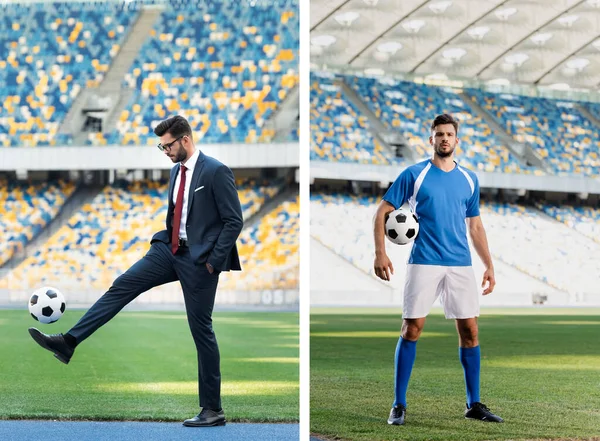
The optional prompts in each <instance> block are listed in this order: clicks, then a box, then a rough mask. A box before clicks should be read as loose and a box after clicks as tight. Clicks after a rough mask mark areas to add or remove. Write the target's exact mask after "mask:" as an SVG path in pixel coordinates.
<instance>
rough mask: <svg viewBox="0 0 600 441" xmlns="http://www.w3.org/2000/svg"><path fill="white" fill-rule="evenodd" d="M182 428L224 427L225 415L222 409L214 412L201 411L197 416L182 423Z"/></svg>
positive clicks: (209, 410)
mask: <svg viewBox="0 0 600 441" xmlns="http://www.w3.org/2000/svg"><path fill="white" fill-rule="evenodd" d="M183 425H184V426H188V427H212V426H224V425H225V414H224V413H223V409H221V410H219V411H216V410H211V409H202V412H200V413H199V414H198V415H196V416H195V417H194V418H190V419H189V420H185V421H184V422H183Z"/></svg>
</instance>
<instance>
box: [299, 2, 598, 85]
mask: <svg viewBox="0 0 600 441" xmlns="http://www.w3.org/2000/svg"><path fill="white" fill-rule="evenodd" d="M310 8H311V12H310V14H311V63H313V64H315V65H317V66H324V65H327V66H333V67H351V68H355V69H360V70H367V69H369V70H367V71H366V73H367V74H369V73H373V74H377V73H379V74H381V73H382V71H383V72H385V73H394V72H396V73H409V74H414V75H423V76H427V75H440V76H442V77H443V75H446V76H447V77H449V78H466V79H477V80H482V81H490V80H494V82H498V83H499V84H504V83H506V82H507V80H508V81H510V82H511V83H525V84H529V85H532V84H533V85H545V86H552V87H553V88H557V89H567V88H568V87H569V86H570V87H573V88H588V89H596V88H598V86H599V85H600V0H537V1H536V0H529V1H528V0H311V6H310ZM567 85H568V86H567Z"/></svg>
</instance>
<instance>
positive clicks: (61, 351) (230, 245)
mask: <svg viewBox="0 0 600 441" xmlns="http://www.w3.org/2000/svg"><path fill="white" fill-rule="evenodd" d="M154 133H155V134H156V135H157V136H159V137H160V144H158V148H159V149H160V150H161V151H163V152H164V153H165V154H166V155H167V156H168V157H169V158H170V159H171V161H173V163H175V164H176V165H175V166H174V167H173V168H172V169H171V176H170V180H169V210H168V213H167V220H166V229H165V230H162V231H160V232H158V233H156V234H155V235H154V237H152V240H151V241H150V243H151V246H150V250H149V251H148V253H147V254H146V255H145V256H144V257H143V258H142V259H141V260H139V261H138V262H137V263H135V264H134V265H133V266H132V267H131V268H129V270H127V271H126V272H125V273H124V274H122V275H121V276H119V277H118V278H117V279H116V280H115V281H114V282H113V285H112V286H111V287H110V289H109V290H108V291H107V292H106V293H105V294H104V295H103V296H102V297H101V298H100V299H99V300H98V301H97V302H96V303H95V304H94V305H93V306H92V307H91V308H90V309H89V310H88V311H87V312H86V314H85V315H84V316H83V317H82V318H81V319H80V320H79V322H78V323H77V324H76V325H75V326H74V327H73V328H71V329H70V330H69V331H68V332H67V333H66V334H53V335H46V334H43V333H42V332H40V331H38V330H37V329H35V328H30V329H29V333H30V334H31V336H32V337H33V339H34V340H35V341H36V342H37V343H39V344H40V345H41V346H42V347H43V348H45V349H48V350H49V351H51V352H54V356H55V357H56V358H58V359H59V360H60V361H62V362H63V363H65V364H68V363H69V361H70V359H71V356H72V355H73V352H74V350H75V347H76V346H77V345H78V344H80V343H81V342H82V341H83V340H85V339H86V338H88V337H89V336H90V335H92V334H93V333H94V332H95V331H96V330H97V329H98V328H100V327H101V326H102V325H104V324H105V323H107V322H108V321H109V320H110V319H112V318H113V317H114V316H115V315H116V314H117V313H118V312H119V311H120V310H121V309H122V308H123V307H125V305H127V304H128V303H129V302H131V301H132V300H133V299H135V298H136V297H137V296H139V295H140V294H141V293H143V292H145V291H147V290H149V289H150V288H153V287H155V286H159V285H162V284H165V283H169V282H173V281H176V280H179V282H180V283H181V288H182V290H183V297H184V300H185V308H186V311H187V316H188V323H189V326H190V330H191V333H192V336H193V338H194V342H195V344H196V350H197V352H198V388H199V395H200V407H201V408H202V411H201V412H200V413H199V414H198V415H197V416H195V417H194V418H191V419H188V420H185V421H184V423H183V424H184V425H186V426H196V427H201V426H217V425H224V424H225V415H224V413H223V409H222V408H221V373H220V357H219V347H218V345H217V340H216V338H215V334H214V332H213V328H212V311H213V306H214V302H215V294H216V291H217V284H218V280H219V274H220V273H221V271H230V270H238V271H239V270H241V267H240V261H239V256H238V251H237V247H236V244H235V242H236V240H237V238H238V236H239V234H240V232H241V230H242V226H243V219H242V209H241V205H240V200H239V197H238V194H237V190H236V187H235V181H234V177H233V173H232V172H231V170H230V169H229V168H228V167H227V166H225V165H223V164H222V163H220V162H219V161H217V160H216V159H214V158H211V157H209V156H206V155H204V154H203V153H202V152H201V151H200V150H197V149H196V146H195V145H194V140H193V138H192V129H191V127H190V125H189V123H188V122H187V121H186V120H185V118H183V117H181V116H174V117H172V118H169V119H167V120H165V121H162V122H161V123H160V124H159V125H158V126H157V127H156V129H154Z"/></svg>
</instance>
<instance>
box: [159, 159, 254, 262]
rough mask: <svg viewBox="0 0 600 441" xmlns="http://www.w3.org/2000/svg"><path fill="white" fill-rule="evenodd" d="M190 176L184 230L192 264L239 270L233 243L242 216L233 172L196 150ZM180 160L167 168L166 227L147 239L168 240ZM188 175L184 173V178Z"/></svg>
mask: <svg viewBox="0 0 600 441" xmlns="http://www.w3.org/2000/svg"><path fill="white" fill-rule="evenodd" d="M198 153H199V155H198V160H197V162H196V165H195V167H194V173H193V174H192V176H191V179H192V181H191V183H190V190H189V195H188V205H187V221H186V225H185V227H186V232H187V240H188V246H189V248H190V254H191V256H192V259H193V260H194V262H195V263H196V264H205V263H206V262H208V263H210V264H211V265H212V266H213V268H214V269H215V270H217V271H230V270H237V271H239V270H241V269H242V268H241V266H240V259H239V255H238V250H237V246H236V244H235V242H236V240H237V238H238V236H239V235H240V232H241V231H242V227H243V225H244V220H243V217H242V207H241V204H240V199H239V196H238V193H237V189H236V186H235V180H234V178H233V173H232V172H231V170H230V169H229V167H227V166H226V165H224V164H222V163H221V162H219V161H217V160H216V159H214V158H211V157H210V156H206V155H204V154H203V153H202V152H201V151H199V152H198ZM179 168H180V164H176V165H175V166H174V167H173V168H172V169H171V176H170V179H169V210H168V212H167V220H166V226H167V228H166V230H162V231H159V232H158V233H156V234H155V235H154V236H153V237H152V240H151V243H154V242H155V241H160V242H164V243H168V244H170V243H171V231H172V225H171V224H172V220H173V212H174V210H175V206H174V204H173V191H174V188H173V187H174V186H175V180H176V178H177V174H178V173H179ZM189 178H190V176H189V175H187V174H186V179H189Z"/></svg>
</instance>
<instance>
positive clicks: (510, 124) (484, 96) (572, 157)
mask: <svg viewBox="0 0 600 441" xmlns="http://www.w3.org/2000/svg"><path fill="white" fill-rule="evenodd" d="M468 93H469V95H470V96H471V97H472V99H474V100H476V101H477V102H478V103H479V104H480V105H481V106H482V107H484V108H485V109H486V110H487V111H488V112H489V113H490V115H492V117H494V118H495V119H496V120H497V121H498V122H499V123H500V124H501V125H502V126H503V127H504V128H505V129H506V131H507V132H508V133H509V134H510V135H512V136H513V138H515V139H516V140H517V141H519V142H523V143H526V144H528V145H530V146H532V147H533V148H534V150H535V151H536V152H537V153H538V155H539V156H540V157H541V158H542V159H544V160H545V161H546V162H547V163H548V165H550V166H551V167H552V169H553V171H554V172H555V173H556V174H558V175H569V174H582V175H597V174H598V171H599V170H600V133H599V129H598V127H596V126H595V125H594V124H593V123H592V122H591V121H589V120H588V119H587V118H586V117H585V116H584V115H583V114H582V113H581V112H580V111H579V109H578V108H577V104H578V103H576V102H572V101H565V100H553V99H548V98H537V97H527V96H520V95H513V94H507V93H504V94H495V93H489V92H483V91H481V90H475V89H469V91H468Z"/></svg>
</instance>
